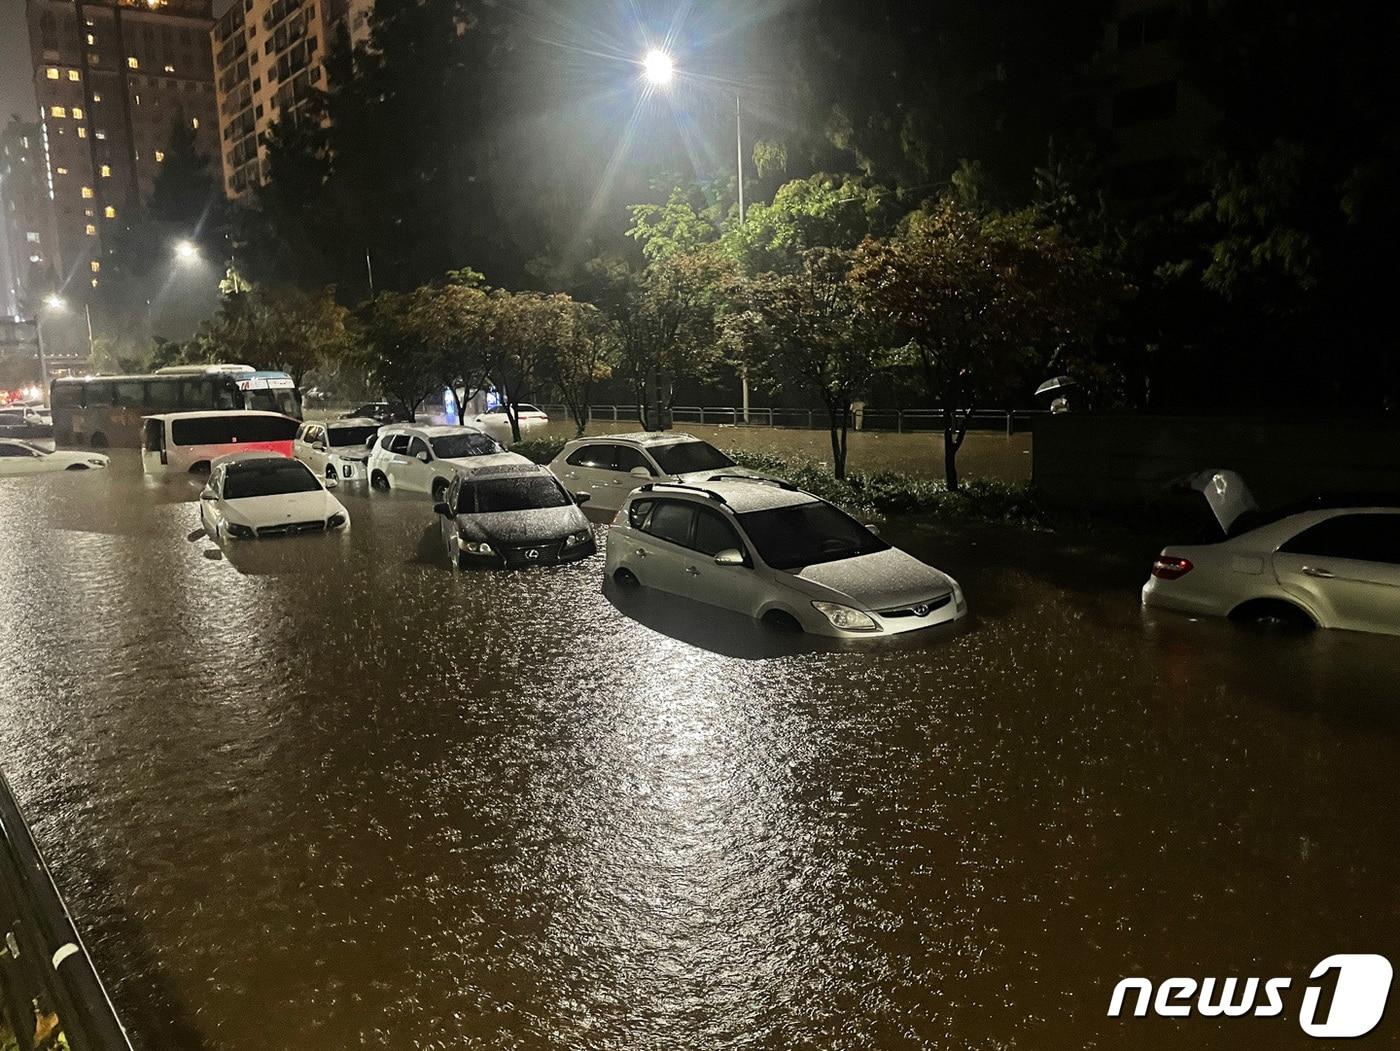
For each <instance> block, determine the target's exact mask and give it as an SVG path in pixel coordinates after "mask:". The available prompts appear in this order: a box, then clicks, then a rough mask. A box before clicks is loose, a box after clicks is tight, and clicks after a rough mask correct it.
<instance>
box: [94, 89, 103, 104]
mask: <svg viewBox="0 0 1400 1051" xmlns="http://www.w3.org/2000/svg"><path fill="white" fill-rule="evenodd" d="M92 101H93V102H101V101H102V95H101V93H100V92H97V91H94V92H93V93H92Z"/></svg>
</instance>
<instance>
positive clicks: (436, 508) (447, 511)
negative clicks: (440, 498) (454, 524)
mask: <svg viewBox="0 0 1400 1051" xmlns="http://www.w3.org/2000/svg"><path fill="white" fill-rule="evenodd" d="M433 513H434V514H438V515H442V517H443V518H450V517H451V516H452V508H450V507H448V506H447V505H446V504H445V503H436V504H433Z"/></svg>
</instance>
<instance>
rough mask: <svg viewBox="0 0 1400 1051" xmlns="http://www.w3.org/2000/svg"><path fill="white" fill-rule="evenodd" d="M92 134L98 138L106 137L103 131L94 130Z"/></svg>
mask: <svg viewBox="0 0 1400 1051" xmlns="http://www.w3.org/2000/svg"><path fill="white" fill-rule="evenodd" d="M94 134H95V135H96V136H97V137H98V139H99V140H100V139H105V138H106V137H107V133H106V132H105V131H99V132H95V133H94Z"/></svg>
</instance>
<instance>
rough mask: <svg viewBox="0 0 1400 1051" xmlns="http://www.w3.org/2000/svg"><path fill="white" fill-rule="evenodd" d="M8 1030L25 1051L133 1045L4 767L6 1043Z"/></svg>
mask: <svg viewBox="0 0 1400 1051" xmlns="http://www.w3.org/2000/svg"><path fill="white" fill-rule="evenodd" d="M6 1029H8V1030H9V1033H8V1034H5V1030H6ZM6 1035H8V1037H10V1038H12V1039H13V1041H14V1044H15V1046H17V1047H18V1048H19V1051H36V1049H38V1048H54V1047H68V1048H70V1049H71V1051H131V1043H130V1042H129V1041H128V1040H127V1036H126V1031H125V1030H124V1029H123V1028H122V1024H121V1022H120V1021H119V1020H118V1018H117V1014H116V1011H115V1010H114V1009H113V1007H112V1002H111V1000H109V999H108V997H107V991H106V990H105V989H104V988H103V987H102V982H101V980H100V979H99V978H98V977H97V972H96V971H95V970H93V966H92V960H91V959H89V958H88V953H87V949H86V948H85V947H84V946H83V942H82V939H81V938H80V937H79V936H78V932H77V930H76V928H74V926H73V920H72V919H71V918H70V917H69V915H68V909H67V908H66V907H65V906H64V904H63V899H62V898H60V897H59V894H58V888H57V887H55V886H54V883H53V878H52V877H51V876H50V875H49V869H48V866H47V865H45V864H44V859H43V857H42V856H40V854H39V848H38V847H37V846H36V845H35V843H34V837H33V835H32V834H31V833H30V831H29V826H28V825H27V824H26V823H25V820H24V816H23V815H22V814H21V813H20V809H19V805H18V804H17V803H16V802H15V798H14V795H13V794H12V793H11V792H10V785H9V782H8V781H6V780H5V777H4V775H3V774H0V1044H3V1043H4V1042H5V1040H4V1037H5V1036H6Z"/></svg>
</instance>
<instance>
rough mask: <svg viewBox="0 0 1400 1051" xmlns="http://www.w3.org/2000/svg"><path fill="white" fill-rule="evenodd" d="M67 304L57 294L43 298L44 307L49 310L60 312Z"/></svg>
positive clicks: (51, 293)
mask: <svg viewBox="0 0 1400 1051" xmlns="http://www.w3.org/2000/svg"><path fill="white" fill-rule="evenodd" d="M67 305H68V303H67V302H66V301H65V300H64V298H63V297H62V296H61V295H59V294H58V293H57V292H50V293H49V294H48V295H46V296H45V297H44V306H46V307H48V308H49V309H50V310H62V309H63V308H64V307H66V306H67Z"/></svg>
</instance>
